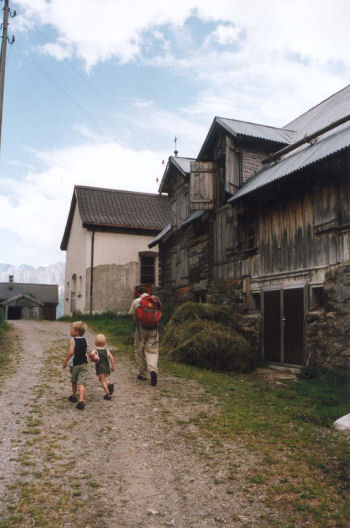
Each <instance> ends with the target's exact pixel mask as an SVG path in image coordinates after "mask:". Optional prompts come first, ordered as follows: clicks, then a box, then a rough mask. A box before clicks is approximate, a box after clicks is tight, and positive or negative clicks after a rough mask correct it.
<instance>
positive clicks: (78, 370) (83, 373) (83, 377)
mask: <svg viewBox="0 0 350 528" xmlns="http://www.w3.org/2000/svg"><path fill="white" fill-rule="evenodd" d="M71 374H72V383H76V385H86V382H87V376H88V366H87V364H86V363H83V364H82V365H75V366H73V367H72V368H71Z"/></svg>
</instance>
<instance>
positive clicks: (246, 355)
mask: <svg viewBox="0 0 350 528" xmlns="http://www.w3.org/2000/svg"><path fill="white" fill-rule="evenodd" d="M235 326H236V324H235V322H234V321H233V318H232V313H231V311H230V309H229V308H228V307H227V306H226V307H223V306H216V305H212V304H197V303H185V304H183V305H181V306H180V307H179V308H177V310H176V311H175V312H174V314H173V316H172V317H171V319H170V321H169V322H168V324H167V326H166V328H165V331H164V332H163V335H162V338H161V350H162V353H164V354H166V355H167V356H168V357H170V358H171V359H172V360H174V361H181V362H183V363H188V364H190V365H196V366H198V367H202V368H208V369H212V370H229V371H232V370H234V371H238V372H249V371H251V370H252V369H253V368H254V363H255V357H254V354H253V352H252V349H251V346H250V345H249V343H248V341H247V340H246V339H245V338H244V337H242V336H241V335H240V334H239V333H238V332H237V331H236V330H235V329H234V327H235Z"/></svg>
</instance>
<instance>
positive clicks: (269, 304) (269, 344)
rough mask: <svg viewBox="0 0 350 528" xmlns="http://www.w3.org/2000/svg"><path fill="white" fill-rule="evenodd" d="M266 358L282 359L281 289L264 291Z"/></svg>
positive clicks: (270, 359) (271, 359)
mask: <svg viewBox="0 0 350 528" xmlns="http://www.w3.org/2000/svg"><path fill="white" fill-rule="evenodd" d="M263 303H264V304H263V306H264V329H263V331H264V339H263V343H264V359H265V360H266V361H274V362H277V363H279V362H280V361H281V290H271V291H264V297H263Z"/></svg>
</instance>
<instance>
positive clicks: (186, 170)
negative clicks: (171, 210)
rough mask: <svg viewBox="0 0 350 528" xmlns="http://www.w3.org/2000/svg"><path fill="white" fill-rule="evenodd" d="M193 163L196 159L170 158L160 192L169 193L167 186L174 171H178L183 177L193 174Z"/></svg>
mask: <svg viewBox="0 0 350 528" xmlns="http://www.w3.org/2000/svg"><path fill="white" fill-rule="evenodd" d="M191 161H196V160H195V158H181V157H179V156H169V159H168V163H167V165H166V167H165V171H164V174H163V178H162V181H161V182H160V185H159V192H160V193H162V192H168V191H167V185H168V184H169V181H170V179H171V173H172V172H173V170H174V169H176V170H178V171H179V172H180V173H181V174H182V175H183V176H188V175H189V174H190V172H191Z"/></svg>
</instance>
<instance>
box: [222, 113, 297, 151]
mask: <svg viewBox="0 0 350 528" xmlns="http://www.w3.org/2000/svg"><path fill="white" fill-rule="evenodd" d="M216 120H217V122H218V123H219V124H220V125H222V126H223V127H224V128H226V130H227V131H228V132H231V133H232V134H235V135H241V136H250V137H255V138H261V139H265V140H268V141H274V142H277V143H284V144H285V145H288V144H289V143H291V142H292V141H294V140H295V139H294V137H295V131H294V129H293V127H288V128H290V130H289V129H287V128H276V127H271V126H266V125H261V124H259V123H249V122H248V121H239V120H236V119H227V118H224V117H216Z"/></svg>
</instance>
